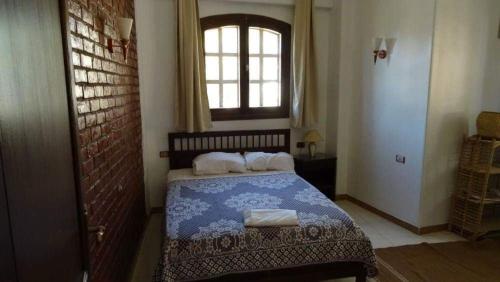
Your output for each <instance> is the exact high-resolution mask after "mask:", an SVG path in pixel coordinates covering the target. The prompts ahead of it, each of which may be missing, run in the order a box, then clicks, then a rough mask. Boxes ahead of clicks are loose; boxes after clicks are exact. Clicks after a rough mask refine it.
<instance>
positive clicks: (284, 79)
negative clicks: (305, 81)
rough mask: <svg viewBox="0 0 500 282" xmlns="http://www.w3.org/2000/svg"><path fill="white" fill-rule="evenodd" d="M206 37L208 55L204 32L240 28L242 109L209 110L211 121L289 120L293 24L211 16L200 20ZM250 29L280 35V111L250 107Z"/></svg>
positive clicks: (242, 16) (259, 18)
mask: <svg viewBox="0 0 500 282" xmlns="http://www.w3.org/2000/svg"><path fill="white" fill-rule="evenodd" d="M200 23H201V29H202V36H203V53H204V54H205V49H204V48H205V44H204V43H205V30H207V29H213V28H219V27H222V26H228V25H233V26H238V27H239V32H240V33H239V39H240V40H239V41H240V42H239V43H240V45H239V57H240V61H239V67H240V71H239V72H240V73H239V75H240V77H239V82H240V84H239V87H240V89H239V93H240V107H239V108H226V109H224V108H219V109H210V111H211V114H212V120H214V121H220V120H248V119H272V118H288V117H290V98H291V95H290V80H291V77H290V63H291V58H290V47H291V26H290V24H288V23H286V22H283V21H280V20H276V19H273V18H269V17H265V16H258V15H249V14H224V15H214V16H208V17H204V18H201V19H200ZM249 27H259V28H266V29H270V30H273V31H275V32H279V33H280V34H281V50H280V51H281V56H280V61H281V66H280V67H281V70H280V71H281V77H280V80H281V89H280V101H281V105H280V106H279V107H255V108H251V107H250V106H249V88H250V85H249V79H250V78H249V76H250V74H249V68H248V65H249V58H250V57H249V54H248V53H249V52H248V48H249V47H248V31H249Z"/></svg>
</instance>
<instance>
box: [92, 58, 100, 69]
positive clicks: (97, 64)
mask: <svg viewBox="0 0 500 282" xmlns="http://www.w3.org/2000/svg"><path fill="white" fill-rule="evenodd" d="M92 67H93V68H94V69H95V70H101V69H102V66H101V60H99V59H98V58H94V59H93V60H92Z"/></svg>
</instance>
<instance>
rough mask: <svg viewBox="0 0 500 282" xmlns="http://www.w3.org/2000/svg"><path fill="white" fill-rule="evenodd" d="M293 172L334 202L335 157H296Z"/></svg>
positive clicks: (318, 155)
mask: <svg viewBox="0 0 500 282" xmlns="http://www.w3.org/2000/svg"><path fill="white" fill-rule="evenodd" d="M294 160H295V172H297V174H298V175H300V176H301V177H302V178H304V179H305V180H307V181H308V182H309V183H311V184H312V185H314V186H315V187H316V188H318V190H320V191H321V192H322V193H323V194H325V195H326V196H327V197H328V198H330V199H331V200H332V201H335V181H336V174H337V157H335V156H332V155H327V154H319V153H318V154H316V156H314V158H311V157H310V156H309V155H296V156H294Z"/></svg>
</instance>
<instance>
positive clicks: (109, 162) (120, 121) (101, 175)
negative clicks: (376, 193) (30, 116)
mask: <svg viewBox="0 0 500 282" xmlns="http://www.w3.org/2000/svg"><path fill="white" fill-rule="evenodd" d="M65 1H66V2H67V5H66V7H68V12H69V17H67V19H68V25H69V29H70V31H71V38H70V41H71V47H72V49H73V50H72V51H73V52H72V53H70V54H71V60H72V62H73V65H74V66H75V68H74V78H75V82H76V84H77V85H75V86H74V95H75V97H76V98H77V113H76V114H77V117H76V118H77V122H78V131H79V140H80V146H81V148H80V150H79V155H80V158H79V160H80V170H81V172H82V175H81V177H82V178H81V180H80V187H81V189H82V195H83V200H84V202H85V204H86V205H87V206H88V207H89V217H88V221H89V224H102V225H105V226H106V235H105V239H104V240H105V242H103V244H97V242H96V241H95V238H94V237H93V236H91V237H89V249H90V251H89V253H90V263H91V269H92V272H91V274H90V275H91V277H90V279H91V280H92V281H107V282H121V281H126V279H127V277H126V275H127V273H126V272H124V271H122V270H123V269H129V268H130V267H131V264H132V260H133V257H134V252H135V250H136V248H137V246H138V242H139V238H140V235H141V232H142V227H143V225H144V221H145V216H144V184H143V183H144V180H143V162H142V147H141V146H142V141H141V138H142V137H141V115H140V98H139V80H138V74H137V53H136V48H137V47H136V34H135V30H134V28H133V29H132V30H133V31H132V36H131V42H130V52H129V59H128V61H127V62H125V61H124V59H123V54H121V52H120V50H119V49H118V48H117V49H116V52H115V53H114V54H110V53H109V52H108V51H107V49H106V47H105V37H104V34H107V35H111V36H112V37H113V38H116V36H115V35H116V30H115V28H114V26H116V23H114V22H113V21H115V18H114V17H110V18H109V20H104V22H103V21H102V20H101V18H100V17H99V16H98V15H97V14H96V13H97V12H98V11H99V10H100V9H104V10H105V11H106V13H109V14H110V15H123V16H129V17H133V15H134V1H133V0H65ZM118 184H121V185H122V187H123V188H124V189H123V190H122V191H121V192H119V191H118V189H117V185H118Z"/></svg>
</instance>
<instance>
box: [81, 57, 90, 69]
mask: <svg viewBox="0 0 500 282" xmlns="http://www.w3.org/2000/svg"><path fill="white" fill-rule="evenodd" d="M80 61H81V65H82V67H85V68H92V57H90V56H87V55H84V54H82V55H81V59H80Z"/></svg>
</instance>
